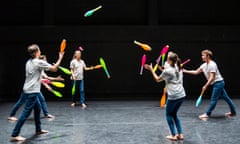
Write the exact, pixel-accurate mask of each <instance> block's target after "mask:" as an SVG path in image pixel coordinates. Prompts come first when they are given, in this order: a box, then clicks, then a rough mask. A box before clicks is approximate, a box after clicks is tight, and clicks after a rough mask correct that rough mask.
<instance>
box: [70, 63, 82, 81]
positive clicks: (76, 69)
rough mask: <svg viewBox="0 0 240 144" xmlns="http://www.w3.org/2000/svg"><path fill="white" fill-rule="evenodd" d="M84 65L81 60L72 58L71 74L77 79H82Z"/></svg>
mask: <svg viewBox="0 0 240 144" xmlns="http://www.w3.org/2000/svg"><path fill="white" fill-rule="evenodd" d="M84 67H86V64H85V62H84V61H83V60H79V61H78V60H77V59H73V60H72V61H71V63H70V68H71V69H73V75H74V76H75V77H76V79H77V80H82V79H83V78H84Z"/></svg>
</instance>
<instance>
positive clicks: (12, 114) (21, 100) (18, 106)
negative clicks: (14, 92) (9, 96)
mask: <svg viewBox="0 0 240 144" xmlns="http://www.w3.org/2000/svg"><path fill="white" fill-rule="evenodd" d="M26 99H27V95H26V94H24V93H23V92H22V93H21V95H20V97H19V99H18V101H17V102H16V104H15V105H14V106H13V108H12V111H11V113H10V117H13V116H15V114H16V112H17V110H18V109H19V108H20V107H21V106H22V105H23V104H24V103H25V101H26Z"/></svg>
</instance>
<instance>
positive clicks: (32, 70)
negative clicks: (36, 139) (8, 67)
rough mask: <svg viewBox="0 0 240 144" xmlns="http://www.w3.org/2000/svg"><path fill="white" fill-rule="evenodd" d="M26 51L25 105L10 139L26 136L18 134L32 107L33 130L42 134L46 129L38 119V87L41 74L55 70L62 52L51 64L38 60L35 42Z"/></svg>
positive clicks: (17, 139)
mask: <svg viewBox="0 0 240 144" xmlns="http://www.w3.org/2000/svg"><path fill="white" fill-rule="evenodd" d="M28 53H29V54H30V56H31V58H30V59H29V60H28V61H27V62H26V66H25V71H26V72H25V73H26V75H25V82H24V86H23V93H24V95H25V96H26V103H25V107H24V109H23V111H22V113H21V116H20V118H19V120H18V121H17V123H16V125H15V127H14V129H13V132H12V135H11V136H12V137H11V140H12V141H24V140H26V138H24V137H22V136H20V135H19V133H20V131H21V128H22V126H23V124H24V122H25V121H26V119H27V118H28V117H29V115H30V114H31V111H32V109H34V120H35V128H36V130H35V132H36V134H44V133H47V132H48V131H46V130H43V129H42V128H41V121H40V112H41V106H40V102H39V99H38V97H39V95H40V88H41V76H42V75H41V74H42V71H44V70H49V71H53V72H55V71H57V68H58V66H59V65H60V63H61V61H62V58H63V55H64V52H60V53H59V58H58V61H57V62H56V64H54V65H51V64H49V63H47V62H46V61H44V60H40V59H39V56H40V55H41V51H40V48H39V46H38V45H37V44H32V45H30V46H28Z"/></svg>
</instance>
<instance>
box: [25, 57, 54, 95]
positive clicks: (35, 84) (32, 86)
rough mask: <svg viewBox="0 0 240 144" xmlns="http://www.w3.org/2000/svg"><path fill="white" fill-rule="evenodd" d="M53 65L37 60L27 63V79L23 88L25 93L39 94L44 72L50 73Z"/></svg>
mask: <svg viewBox="0 0 240 144" xmlns="http://www.w3.org/2000/svg"><path fill="white" fill-rule="evenodd" d="M51 66H52V65H51V64H49V63H47V62H46V61H44V60H41V59H38V58H35V59H29V60H28V61H27V62H26V67H25V71H26V75H25V76H26V78H25V82H24V86H23V92H24V93H38V92H40V88H41V74H42V71H44V70H46V71H48V70H49V68H50V67H51Z"/></svg>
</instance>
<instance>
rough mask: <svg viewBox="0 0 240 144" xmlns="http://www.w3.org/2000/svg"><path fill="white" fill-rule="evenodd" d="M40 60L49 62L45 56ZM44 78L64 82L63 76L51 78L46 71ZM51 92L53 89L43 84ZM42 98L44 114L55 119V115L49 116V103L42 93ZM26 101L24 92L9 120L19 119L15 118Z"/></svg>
mask: <svg viewBox="0 0 240 144" xmlns="http://www.w3.org/2000/svg"><path fill="white" fill-rule="evenodd" d="M39 58H40V59H43V60H44V61H47V58H46V56H45V55H41V56H40V57H39ZM42 78H43V79H49V80H56V81H63V80H64V79H63V78H62V77H61V76H58V77H49V76H48V75H47V74H46V73H45V72H44V71H42ZM42 84H43V85H44V86H45V87H46V88H47V89H48V90H49V91H51V87H50V86H48V84H46V83H42ZM39 96H40V97H39V98H38V99H39V101H40V104H41V108H42V110H43V114H44V116H45V117H46V118H55V116H54V115H51V114H49V112H48V108H47V103H46V101H45V98H44V96H43V94H42V92H40V95H39ZM25 101H26V95H24V93H23V92H22V93H21V95H20V97H19V99H18V101H17V103H16V104H15V105H14V106H13V108H12V111H11V113H10V116H9V117H8V120H11V121H17V120H18V119H17V118H16V117H15V115H16V113H17V110H18V109H19V108H20V107H21V106H22V105H23V104H24V103H25Z"/></svg>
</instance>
